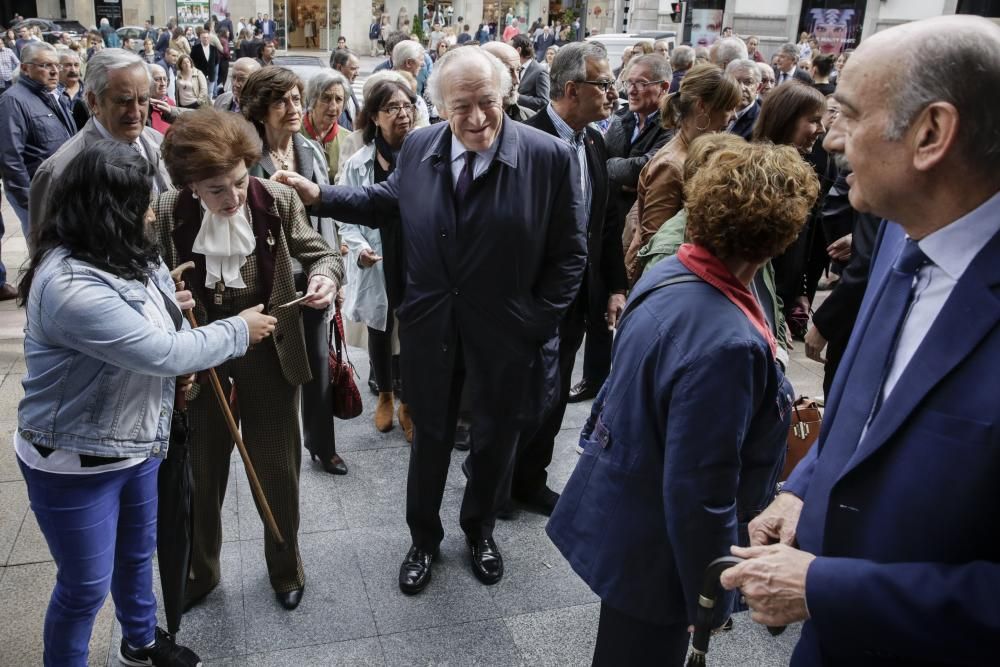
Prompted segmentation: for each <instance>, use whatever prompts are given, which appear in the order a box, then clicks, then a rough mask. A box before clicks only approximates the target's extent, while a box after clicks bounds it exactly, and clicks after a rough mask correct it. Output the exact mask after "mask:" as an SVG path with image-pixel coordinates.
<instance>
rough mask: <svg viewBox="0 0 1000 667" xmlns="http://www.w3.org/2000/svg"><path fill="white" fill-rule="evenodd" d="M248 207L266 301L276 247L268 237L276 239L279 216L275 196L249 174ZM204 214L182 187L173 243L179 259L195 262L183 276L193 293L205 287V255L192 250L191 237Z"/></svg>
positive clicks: (191, 194) (176, 212) (261, 294)
mask: <svg viewBox="0 0 1000 667" xmlns="http://www.w3.org/2000/svg"><path fill="white" fill-rule="evenodd" d="M247 207H248V208H249V209H250V216H251V218H252V224H253V235H254V238H255V239H256V242H257V249H256V250H255V252H256V253H257V270H258V274H259V275H260V297H261V299H262V303H264V304H267V302H268V300H270V298H271V287H272V286H273V284H274V253H275V249H276V248H277V246H276V245H274V244H270V245H269V244H268V242H267V239H268V237H269V236H270V238H272V239H277V238H278V237H279V235H280V234H281V218H279V217H278V216H277V214H275V213H274V212H273V211H272V209H274V196H273V195H272V194H271V193H270V192H268V190H267V188H266V187H265V186H264V184H263V183H261V182H260V181H259V180H258V179H257V178H255V177H253V176H251V177H250V183H249V184H248V185H247ZM203 217H204V214H203V213H202V210H201V203H200V202H199V201H198V200H197V199H195V198H194V193H193V192H191V190H190V189H189V188H184V189H183V190H181V191H180V193H179V194H178V195H177V204H176V205H175V206H174V231H173V237H174V247H175V248H176V249H177V256H178V258H179V260H180V263H181V264H183V263H184V262H188V261H191V262H194V269H192V274H191V276H190V278H188V279H185V282H186V283H187V285H188V289H191V290H193V291H195V293H196V294H198V293H199V292H200V293H202V300H204V294H205V293H207V288H206V287H205V256H204V255H202V254H199V253H196V252H194V251H192V249H191V248H192V246H193V245H194V239H195V237H196V236H198V230H199V229H201V221H202V218H203Z"/></svg>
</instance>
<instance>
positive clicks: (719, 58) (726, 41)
mask: <svg viewBox="0 0 1000 667" xmlns="http://www.w3.org/2000/svg"><path fill="white" fill-rule="evenodd" d="M749 56H750V54H749V52H748V51H747V45H746V43H745V42H744V41H743V40H742V39H740V38H739V37H723V38H722V39H719V40H716V41H715V42H714V43H713V44H712V48H711V58H712V61H713V62H714V63H715V64H716V65H718V66H719V67H726V66H727V65H729V63H731V62H733V61H734V60H746V59H747V58H749Z"/></svg>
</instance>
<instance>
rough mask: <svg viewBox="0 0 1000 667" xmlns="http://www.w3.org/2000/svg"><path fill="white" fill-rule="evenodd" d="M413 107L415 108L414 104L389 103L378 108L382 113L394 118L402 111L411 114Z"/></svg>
mask: <svg viewBox="0 0 1000 667" xmlns="http://www.w3.org/2000/svg"><path fill="white" fill-rule="evenodd" d="M414 109H416V106H415V105H413V104H390V105H389V106H387V107H382V108H381V109H379V111H381V112H382V113H384V114H387V115H388V116H391V117H392V118H395V117H396V116H398V115H399V114H401V113H403V112H404V111H405V112H406V113H407V114H411V113H413V110H414Z"/></svg>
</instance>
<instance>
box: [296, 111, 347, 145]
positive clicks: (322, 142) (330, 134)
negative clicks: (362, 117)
mask: <svg viewBox="0 0 1000 667" xmlns="http://www.w3.org/2000/svg"><path fill="white" fill-rule="evenodd" d="M302 120H303V122H304V123H305V126H306V132H308V133H309V136H310V137H312V138H313V139H315V140H316V141H318V142H320V145H322V146H326V145H327V144H328V143H330V142H331V141H333V138H334V137H336V136H337V130H339V129H340V124H339V123H334V124H333V127H331V128H330V131H329V132H327V133H326V136H325V137H323V138H322V139H320V138H319V132H317V131H316V128H314V127H313V124H312V121H311V120H309V114H305V117H304V118H303V119H302Z"/></svg>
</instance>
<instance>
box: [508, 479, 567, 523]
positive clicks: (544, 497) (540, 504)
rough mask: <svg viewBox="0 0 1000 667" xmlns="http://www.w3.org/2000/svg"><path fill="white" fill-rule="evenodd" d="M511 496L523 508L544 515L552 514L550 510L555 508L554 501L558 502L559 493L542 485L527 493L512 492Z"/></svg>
mask: <svg viewBox="0 0 1000 667" xmlns="http://www.w3.org/2000/svg"><path fill="white" fill-rule="evenodd" d="M512 497H513V499H514V500H515V501H517V503H518V504H519V505H521V506H522V507H524V509H526V510H528V511H530V512H535V513H536V514H544V515H545V516H552V510H554V509H555V508H556V503H557V502H559V494H558V493H556V492H555V491H553V490H552V489H550V488H549V487H547V486H543V487H542V488H540V489H539V490H538V491H535V492H534V493H532V494H529V495H525V496H522V495H517V494H514V495H513V496H512Z"/></svg>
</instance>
